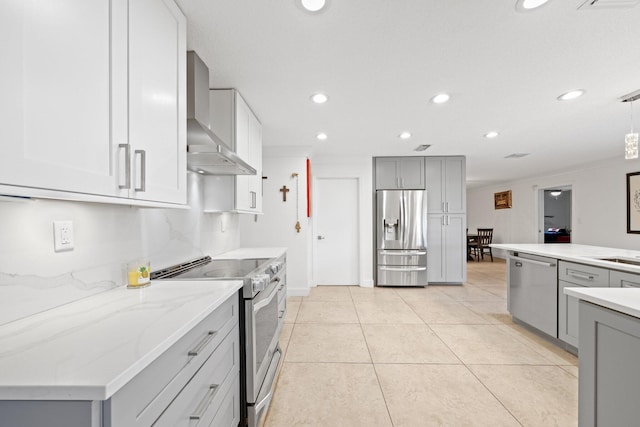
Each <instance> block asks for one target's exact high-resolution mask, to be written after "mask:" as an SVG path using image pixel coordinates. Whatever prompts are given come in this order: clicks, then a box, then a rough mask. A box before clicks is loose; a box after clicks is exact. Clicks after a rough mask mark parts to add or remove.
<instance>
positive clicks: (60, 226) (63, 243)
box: [53, 221, 73, 252]
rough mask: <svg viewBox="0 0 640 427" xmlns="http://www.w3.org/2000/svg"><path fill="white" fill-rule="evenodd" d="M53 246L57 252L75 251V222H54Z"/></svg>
mask: <svg viewBox="0 0 640 427" xmlns="http://www.w3.org/2000/svg"><path fill="white" fill-rule="evenodd" d="M53 244H54V247H55V251H56V252H62V251H71V250H73V222H71V221H53Z"/></svg>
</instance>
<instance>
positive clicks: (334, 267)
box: [314, 178, 360, 285]
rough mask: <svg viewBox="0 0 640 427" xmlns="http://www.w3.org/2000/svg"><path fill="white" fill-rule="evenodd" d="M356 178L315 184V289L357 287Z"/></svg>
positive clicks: (358, 268) (327, 180) (322, 180)
mask: <svg viewBox="0 0 640 427" xmlns="http://www.w3.org/2000/svg"><path fill="white" fill-rule="evenodd" d="M358 186H359V181H358V178H318V179H317V180H316V196H315V220H314V231H315V236H314V253H315V262H314V266H315V277H316V281H315V282H316V284H317V285H358V284H359V280H358V277H359V271H360V257H359V245H358V240H359V232H358V229H359V224H358V214H359V212H358V200H359V198H358Z"/></svg>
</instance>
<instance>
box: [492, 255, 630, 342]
mask: <svg viewBox="0 0 640 427" xmlns="http://www.w3.org/2000/svg"><path fill="white" fill-rule="evenodd" d="M492 247H493V248H496V249H502V250H505V251H507V253H508V257H507V258H508V261H507V262H508V267H507V281H508V290H507V308H508V310H509V312H510V313H511V315H512V316H513V317H514V319H515V320H516V321H520V322H522V323H525V324H527V325H528V326H531V327H533V328H535V329H536V330H538V331H540V332H542V333H544V334H545V335H546V336H547V337H548V338H550V339H551V340H552V341H554V342H555V343H556V344H558V345H560V346H561V347H564V348H565V349H567V350H569V351H571V352H573V353H577V352H578V348H579V335H578V323H579V320H578V319H579V316H578V299H577V298H576V297H575V296H573V295H567V294H566V293H565V292H564V289H565V288H573V287H582V288H622V287H634V286H640V251H632V250H626V249H616V248H607V247H600V246H588V245H576V244H562V245H559V244H493V245H492Z"/></svg>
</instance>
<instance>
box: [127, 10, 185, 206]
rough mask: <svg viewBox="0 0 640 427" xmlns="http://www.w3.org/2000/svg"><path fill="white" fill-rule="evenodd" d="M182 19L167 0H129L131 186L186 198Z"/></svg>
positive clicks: (156, 195) (160, 197)
mask: <svg viewBox="0 0 640 427" xmlns="http://www.w3.org/2000/svg"><path fill="white" fill-rule="evenodd" d="M185 82H186V20H185V18H184V16H183V15H182V12H181V11H180V10H179V9H178V7H177V6H176V4H175V3H174V2H173V1H172V0H129V144H130V146H131V151H132V156H133V157H132V165H133V167H132V171H131V173H132V191H133V193H132V194H131V196H130V197H134V198H136V199H142V200H153V201H163V202H169V203H186V202H187V200H186V194H187V193H186V185H187V182H186V180H187V169H186V164H187V163H186V155H187V146H186V123H187V117H186V83H185Z"/></svg>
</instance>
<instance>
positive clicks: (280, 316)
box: [278, 310, 287, 319]
mask: <svg viewBox="0 0 640 427" xmlns="http://www.w3.org/2000/svg"><path fill="white" fill-rule="evenodd" d="M286 312H287V310H280V315H278V319H282V318H283V317H284V315H285V313H286Z"/></svg>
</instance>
